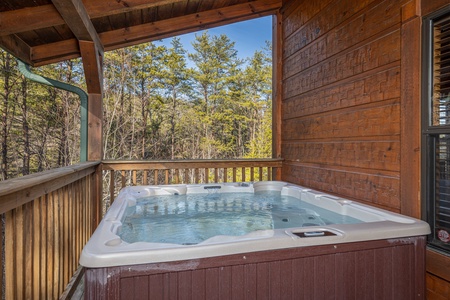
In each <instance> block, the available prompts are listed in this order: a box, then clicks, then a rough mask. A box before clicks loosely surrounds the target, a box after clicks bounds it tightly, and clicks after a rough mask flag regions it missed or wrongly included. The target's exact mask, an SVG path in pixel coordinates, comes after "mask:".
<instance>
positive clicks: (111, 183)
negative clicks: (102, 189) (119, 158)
mask: <svg viewBox="0 0 450 300" xmlns="http://www.w3.org/2000/svg"><path fill="white" fill-rule="evenodd" d="M109 174H110V175H109V176H110V177H109V202H110V203H113V201H114V197H115V193H116V191H115V189H116V182H115V180H114V170H111V171H109Z"/></svg>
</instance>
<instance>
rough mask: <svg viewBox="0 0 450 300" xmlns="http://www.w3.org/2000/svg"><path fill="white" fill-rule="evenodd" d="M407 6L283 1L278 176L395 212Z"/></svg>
mask: <svg viewBox="0 0 450 300" xmlns="http://www.w3.org/2000/svg"><path fill="white" fill-rule="evenodd" d="M407 3H409V1H408V0H402V1H387V0H365V1H357V0H333V1H326V0H323V1H318V2H316V1H315V2H314V3H305V2H304V1H299V2H298V3H297V2H296V3H290V5H289V8H288V9H286V11H285V12H284V13H283V26H284V27H283V29H284V35H283V38H284V40H283V45H284V52H283V101H282V124H283V126H282V131H281V140H282V145H281V152H282V157H283V158H284V159H285V161H284V164H283V169H282V180H285V181H289V182H294V183H297V184H300V185H303V186H308V187H311V188H314V189H318V190H322V191H326V192H329V193H332V194H335V195H338V196H342V197H345V198H351V199H356V200H359V201H363V202H365V203H369V204H372V205H375V206H379V207H383V208H387V209H390V210H392V211H397V212H399V211H400V210H401V208H402V204H401V194H400V170H401V167H402V165H401V163H402V161H401V159H400V158H401V153H402V152H401V151H402V136H401V134H402V123H401V122H402V118H404V116H403V112H402V102H401V101H402V99H403V98H402V97H403V95H402V89H401V82H402V71H403V69H402V64H401V59H402V52H401V44H402V30H401V29H402V27H401V26H402V17H403V16H404V15H406V12H405V11H404V6H405V4H407ZM408 7H409V6H408ZM282 12H283V10H282Z"/></svg>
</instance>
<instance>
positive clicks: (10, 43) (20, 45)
mask: <svg viewBox="0 0 450 300" xmlns="http://www.w3.org/2000/svg"><path fill="white" fill-rule="evenodd" d="M0 46H1V47H2V48H3V49H5V50H6V51H8V52H9V53H11V54H12V55H14V56H15V57H17V58H19V59H20V60H22V61H23V62H25V63H27V64H31V63H32V61H31V55H30V53H31V49H30V47H28V45H27V44H25V43H24V42H23V41H22V40H21V39H19V38H17V37H16V36H15V35H5V36H0Z"/></svg>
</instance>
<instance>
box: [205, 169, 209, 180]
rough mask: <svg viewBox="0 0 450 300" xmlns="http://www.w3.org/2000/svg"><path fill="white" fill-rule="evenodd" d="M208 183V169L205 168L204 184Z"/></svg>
mask: <svg viewBox="0 0 450 300" xmlns="http://www.w3.org/2000/svg"><path fill="white" fill-rule="evenodd" d="M208 182H209V169H208V168H205V183H208Z"/></svg>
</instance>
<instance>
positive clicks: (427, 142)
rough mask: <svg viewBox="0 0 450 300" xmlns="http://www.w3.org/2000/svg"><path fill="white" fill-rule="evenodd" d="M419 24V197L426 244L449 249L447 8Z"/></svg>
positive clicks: (449, 22)
mask: <svg viewBox="0 0 450 300" xmlns="http://www.w3.org/2000/svg"><path fill="white" fill-rule="evenodd" d="M423 25H424V34H423V37H424V49H423V50H424V51H423V54H424V60H423V62H424V64H423V74H424V80H423V109H422V111H423V117H422V132H423V135H422V145H424V152H423V165H422V166H423V168H422V169H423V184H424V186H423V191H424V194H423V199H424V200H425V201H424V202H425V211H426V218H427V221H428V222H429V223H430V226H431V228H432V234H431V236H430V240H429V242H430V245H431V246H434V247H437V248H439V249H440V250H443V251H447V252H449V253H450V8H447V9H445V10H442V11H439V12H438V13H435V14H433V15H431V16H429V17H426V18H425V19H424V23H423Z"/></svg>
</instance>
